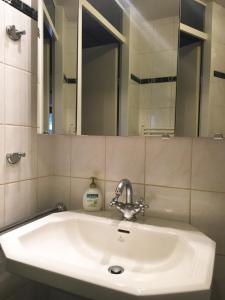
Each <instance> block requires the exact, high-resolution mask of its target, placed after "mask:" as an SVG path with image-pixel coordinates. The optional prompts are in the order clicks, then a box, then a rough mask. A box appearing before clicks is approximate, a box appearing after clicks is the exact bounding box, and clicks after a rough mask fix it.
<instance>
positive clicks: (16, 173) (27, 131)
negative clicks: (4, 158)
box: [5, 126, 37, 183]
mask: <svg viewBox="0 0 225 300" xmlns="http://www.w3.org/2000/svg"><path fill="white" fill-rule="evenodd" d="M13 152H25V153H26V157H24V158H22V159H21V161H20V162H19V163H18V164H15V165H10V164H8V163H6V167H5V182H7V183H9V182H14V181H18V180H25V179H31V178H35V177H37V134H36V129H32V128H31V127H23V126H5V155H6V153H13Z"/></svg>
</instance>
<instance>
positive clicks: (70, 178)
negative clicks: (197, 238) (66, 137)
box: [68, 136, 73, 209]
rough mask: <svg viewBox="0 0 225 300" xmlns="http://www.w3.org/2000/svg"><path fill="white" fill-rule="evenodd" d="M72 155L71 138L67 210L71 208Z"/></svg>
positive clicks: (71, 145) (71, 142) (71, 139)
mask: <svg viewBox="0 0 225 300" xmlns="http://www.w3.org/2000/svg"><path fill="white" fill-rule="evenodd" d="M72 154H73V136H71V137H70V176H69V181H70V191H69V203H68V205H69V209H70V208H71V203H72V176H71V175H72Z"/></svg>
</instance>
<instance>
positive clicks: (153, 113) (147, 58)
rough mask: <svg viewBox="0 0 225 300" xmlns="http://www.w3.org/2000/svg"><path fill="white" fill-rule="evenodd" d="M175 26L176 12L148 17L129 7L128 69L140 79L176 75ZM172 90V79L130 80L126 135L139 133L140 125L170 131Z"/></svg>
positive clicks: (172, 124)
mask: <svg viewBox="0 0 225 300" xmlns="http://www.w3.org/2000/svg"><path fill="white" fill-rule="evenodd" d="M177 5H178V4H177ZM176 13H178V10H177V12H174V15H175V14H176ZM178 27H179V17H178V16H174V17H168V18H161V19H156V20H148V19H147V17H146V19H144V18H143V17H142V16H141V14H138V13H137V11H136V9H135V8H131V23H130V40H129V45H130V59H129V61H130V62H129V63H130V72H131V73H132V74H134V75H135V76H137V77H138V78H140V79H150V78H162V77H171V76H177V51H178ZM175 94H176V82H164V83H151V84H150V83H147V84H138V83H137V82H135V81H133V80H130V82H129V135H134V134H135V133H136V135H139V134H143V129H152V132H154V133H157V132H158V131H159V130H162V129H163V130H164V131H165V129H167V130H168V131H171V132H172V133H173V132H174V121H175V120H174V118H175ZM153 129H154V130H153ZM149 133H150V132H149Z"/></svg>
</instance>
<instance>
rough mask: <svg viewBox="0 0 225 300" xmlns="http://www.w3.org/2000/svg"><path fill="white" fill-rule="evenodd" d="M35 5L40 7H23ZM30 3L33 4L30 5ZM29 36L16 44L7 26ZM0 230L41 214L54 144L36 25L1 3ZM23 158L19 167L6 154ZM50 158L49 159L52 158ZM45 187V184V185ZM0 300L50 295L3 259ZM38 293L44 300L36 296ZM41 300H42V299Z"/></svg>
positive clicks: (0, 273) (0, 271)
mask: <svg viewBox="0 0 225 300" xmlns="http://www.w3.org/2000/svg"><path fill="white" fill-rule="evenodd" d="M24 2H26V4H28V5H30V6H31V5H32V4H34V5H36V4H37V3H36V1H31V0H26V1H24ZM31 2H32V3H31ZM13 24H14V25H16V28H17V29H19V30H25V31H26V35H24V36H22V38H21V40H20V41H18V42H14V41H12V40H11V39H9V37H8V36H7V34H6V26H7V25H13ZM0 40H1V43H0V227H2V226H4V225H8V224H11V223H13V222H16V221H18V220H21V219H23V218H26V217H28V216H30V215H32V214H34V213H36V212H37V211H38V210H39V209H41V208H42V206H43V204H42V201H43V199H44V197H43V196H42V195H43V189H44V186H45V185H46V184H47V183H48V182H51V178H50V177H49V176H50V175H52V173H53V165H52V163H51V162H52V159H51V157H52V155H51V153H52V150H53V149H52V142H53V140H52V138H51V137H48V136H39V137H38V136H37V134H36V132H37V117H36V116H37V110H36V105H37V103H36V91H37V89H36V83H37V79H36V78H37V69H36V60H37V52H36V51H37V50H36V49H37V22H36V21H34V20H32V19H31V18H30V17H28V16H26V15H25V14H23V13H22V12H19V11H18V10H16V9H15V8H13V7H12V6H10V5H8V4H6V3H5V2H3V1H2V0H0ZM10 152H25V153H26V157H25V158H23V159H22V160H21V162H20V163H18V164H17V165H14V166H11V165H9V164H8V163H7V161H6V153H10ZM49 154H50V155H49ZM43 182H44V183H43ZM0 257H1V258H0V277H1V280H0V299H6V298H7V299H8V298H9V299H13V300H16V299H43V300H44V299H45V295H46V293H47V290H45V289H42V286H40V285H36V284H31V283H30V282H28V281H27V280H24V279H21V278H18V277H16V276H14V275H11V274H9V273H8V272H7V271H6V269H5V260H4V257H3V254H2V253H0ZM39 292H40V295H39V296H40V297H39V296H38V293H39ZM38 297H39V298H38Z"/></svg>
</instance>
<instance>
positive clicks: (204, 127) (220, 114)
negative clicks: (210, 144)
mask: <svg viewBox="0 0 225 300" xmlns="http://www.w3.org/2000/svg"><path fill="white" fill-rule="evenodd" d="M224 26H225V7H224V6H222V5H220V4H218V3H215V2H211V3H209V4H208V6H207V10H206V32H207V33H208V34H209V39H208V40H207V41H206V42H205V45H204V63H203V66H204V67H203V71H204V73H203V78H204V81H203V90H202V92H203V95H202V99H201V103H202V104H201V105H202V108H201V110H202V112H203V113H202V116H201V126H200V128H201V135H203V136H213V135H214V134H215V133H217V132H219V133H223V134H225V118H224V114H225V101H224V91H225V79H222V78H218V77H215V76H214V71H219V72H222V73H223V74H224V78H225V56H224V51H225V34H224V30H223V28H224Z"/></svg>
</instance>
